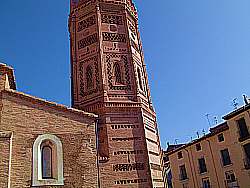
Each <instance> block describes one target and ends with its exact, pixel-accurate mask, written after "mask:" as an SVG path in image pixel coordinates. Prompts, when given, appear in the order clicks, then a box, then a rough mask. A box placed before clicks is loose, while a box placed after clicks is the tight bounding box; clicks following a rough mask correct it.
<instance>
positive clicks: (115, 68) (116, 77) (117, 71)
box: [114, 63, 122, 84]
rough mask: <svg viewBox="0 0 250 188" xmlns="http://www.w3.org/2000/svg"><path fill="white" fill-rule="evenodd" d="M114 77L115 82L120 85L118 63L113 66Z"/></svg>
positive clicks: (120, 76)
mask: <svg viewBox="0 0 250 188" xmlns="http://www.w3.org/2000/svg"><path fill="white" fill-rule="evenodd" d="M114 75H115V82H116V83H119V84H122V75H121V68H120V66H119V64H118V63H115V64H114Z"/></svg>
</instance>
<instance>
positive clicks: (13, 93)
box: [1, 89, 98, 118]
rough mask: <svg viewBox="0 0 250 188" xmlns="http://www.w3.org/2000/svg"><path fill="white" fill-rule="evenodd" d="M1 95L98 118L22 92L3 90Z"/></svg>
mask: <svg viewBox="0 0 250 188" xmlns="http://www.w3.org/2000/svg"><path fill="white" fill-rule="evenodd" d="M1 93H5V94H8V95H11V96H14V97H18V98H21V99H24V100H28V101H32V102H37V103H39V104H43V105H46V106H48V107H51V108H55V109H57V110H61V111H64V112H70V113H75V114H77V115H81V116H85V117H89V118H97V117H98V115H96V114H93V113H88V112H84V111H82V110H78V109H75V108H70V107H67V106H64V105H61V104H57V103H55V102H50V101H46V100H44V99H41V98H38V97H34V96H31V95H28V94H25V93H22V92H18V91H16V90H12V89H8V90H3V91H1Z"/></svg>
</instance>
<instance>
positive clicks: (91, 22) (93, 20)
mask: <svg viewBox="0 0 250 188" xmlns="http://www.w3.org/2000/svg"><path fill="white" fill-rule="evenodd" d="M95 24H96V17H95V15H93V16H90V17H88V18H86V19H85V20H82V21H80V22H78V24H77V31H78V32H80V31H82V30H84V29H87V28H89V27H90V26H92V25H95Z"/></svg>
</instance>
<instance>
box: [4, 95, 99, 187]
mask: <svg viewBox="0 0 250 188" xmlns="http://www.w3.org/2000/svg"><path fill="white" fill-rule="evenodd" d="M20 96H21V97H20ZM2 104H3V107H2V116H1V126H0V132H1V131H12V132H13V137H12V165H11V172H10V174H11V178H10V180H11V185H10V186H11V188H20V187H22V188H25V187H31V182H32V178H31V177H32V146H33V143H34V141H35V139H36V138H37V136H38V135H42V134H53V135H56V136H57V137H58V138H60V140H61V142H62V145H63V155H64V156H63V162H64V179H65V181H64V186H63V187H66V188H72V187H77V188H78V187H86V188H88V187H89V188H90V187H97V166H96V137H95V119H94V118H93V117H92V118H91V117H87V116H83V115H82V116H81V115H78V114H76V113H72V112H67V110H65V111H63V110H59V109H57V108H55V107H53V105H46V104H45V103H44V102H39V101H38V100H33V99H31V100H30V99H29V97H24V96H23V97H22V95H19V94H14V93H13V94H12V93H11V92H6V91H3V92H2ZM3 147H4V148H6V149H5V151H6V152H4V153H3V154H2V153H1V158H2V157H4V158H7V157H8V152H7V149H8V142H7V141H6V142H1V139H0V148H3ZM1 151H2V149H1ZM0 161H3V159H1V160H0ZM5 161H6V159H5ZM6 164H7V163H6ZM3 167H4V168H5V166H3V165H1V162H0V171H1V170H2V168H3ZM0 174H2V173H0ZM4 177H5V176H4ZM0 178H2V176H0ZM4 182H5V181H2V179H0V187H6V186H1V185H3V183H4Z"/></svg>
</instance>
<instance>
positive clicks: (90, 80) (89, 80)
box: [86, 65, 93, 89]
mask: <svg viewBox="0 0 250 188" xmlns="http://www.w3.org/2000/svg"><path fill="white" fill-rule="evenodd" d="M86 80H87V89H90V88H92V87H93V70H92V67H91V66H90V65H89V66H87V68H86Z"/></svg>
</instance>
